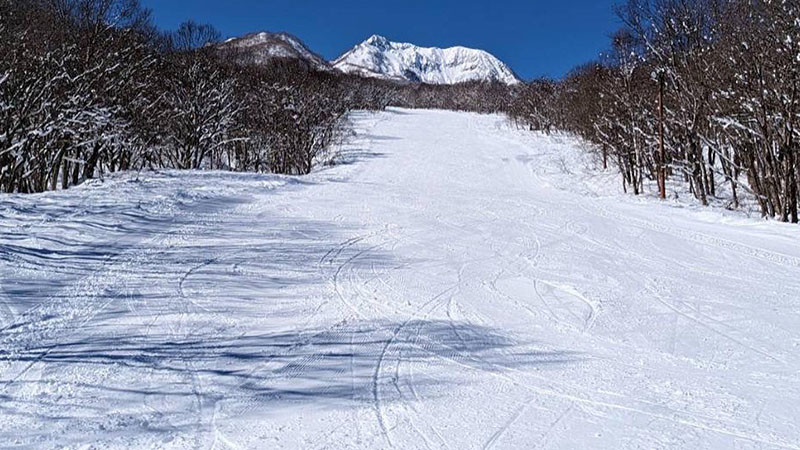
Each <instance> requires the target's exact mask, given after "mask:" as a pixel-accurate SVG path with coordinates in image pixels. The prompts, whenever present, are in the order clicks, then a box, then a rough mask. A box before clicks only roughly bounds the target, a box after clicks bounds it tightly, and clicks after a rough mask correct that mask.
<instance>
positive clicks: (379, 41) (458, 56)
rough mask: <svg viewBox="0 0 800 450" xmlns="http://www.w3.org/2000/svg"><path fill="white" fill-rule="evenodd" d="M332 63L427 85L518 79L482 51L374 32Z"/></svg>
mask: <svg viewBox="0 0 800 450" xmlns="http://www.w3.org/2000/svg"><path fill="white" fill-rule="evenodd" d="M333 66H334V67H335V68H337V69H339V70H341V71H342V72H345V73H356V74H359V75H363V76H369V77H375V78H384V79H390V80H400V81H412V82H424V83H430V84H455V83H461V82H465V81H475V80H482V81H499V82H502V83H505V84H517V83H519V82H520V81H519V78H517V76H516V75H514V72H513V71H512V70H511V69H510V68H509V67H508V66H506V65H505V64H504V63H503V62H502V61H500V60H499V59H497V58H496V57H494V56H493V55H491V54H489V53H487V52H485V51H483V50H475V49H471V48H465V47H452V48H446V49H441V48H435V47H431V48H426V47H418V46H416V45H413V44H407V43H398V42H391V41H389V40H388V39H386V38H385V37H383V36H378V35H375V36H372V37H370V38H369V39H367V40H366V41H364V42H362V43H361V44H359V45H357V46H356V47H354V48H353V49H352V50H350V51H349V52H347V53H345V54H344V55H342V56H341V57H340V58H339V59H337V60H336V61H334V62H333Z"/></svg>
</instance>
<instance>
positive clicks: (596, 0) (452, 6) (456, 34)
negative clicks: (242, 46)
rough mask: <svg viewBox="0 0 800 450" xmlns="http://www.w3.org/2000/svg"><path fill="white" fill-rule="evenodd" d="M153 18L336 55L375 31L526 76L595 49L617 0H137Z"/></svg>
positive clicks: (571, 62)
mask: <svg viewBox="0 0 800 450" xmlns="http://www.w3.org/2000/svg"><path fill="white" fill-rule="evenodd" d="M142 2H143V4H144V5H145V6H147V7H149V8H151V9H153V11H154V13H155V19H156V23H157V25H158V26H159V27H161V28H164V29H174V28H176V27H177V26H178V24H180V23H181V22H183V21H184V20H186V19H193V20H195V21H198V22H203V23H211V24H213V25H215V26H216V27H217V28H219V30H220V31H221V32H222V34H223V35H224V36H225V37H233V36H240V35H243V34H246V33H248V32H253V31H262V30H266V31H287V32H290V33H292V34H294V35H296V36H298V37H300V38H301V39H302V40H303V41H304V42H305V43H306V44H307V45H308V46H309V47H310V48H311V49H312V50H314V51H316V52H317V53H319V54H321V55H322V56H324V57H326V58H328V59H334V58H336V57H338V56H339V55H340V54H342V53H344V52H345V51H347V50H349V49H350V48H351V47H353V46H354V45H356V44H357V43H359V42H361V41H363V40H364V39H366V38H368V37H369V36H371V35H373V34H381V35H383V36H386V37H387V38H389V39H391V40H394V41H401V42H412V43H414V44H417V45H423V46H435V47H448V46H453V45H464V46H467V47H474V48H480V49H484V50H487V51H489V52H491V53H493V54H494V55H496V56H497V57H499V58H500V59H502V60H503V61H504V62H506V63H507V64H509V65H510V66H511V67H512V68H513V69H514V70H515V71H516V72H517V74H518V75H520V76H521V77H523V78H525V79H531V78H535V77H538V76H551V77H560V76H562V75H564V74H565V73H566V72H567V71H569V69H571V68H572V67H574V66H576V65H578V64H581V63H584V62H587V61H589V60H591V59H594V58H596V57H597V55H598V54H599V53H600V52H601V51H603V50H605V49H606V48H607V46H608V36H609V35H610V34H611V33H612V32H613V31H614V29H616V28H617V26H618V22H617V20H616V17H615V16H614V11H613V10H614V5H615V4H618V3H619V0H560V1H559V0H527V1H525V0H494V1H486V0H460V1H457V0H435V1H423V0H401V1H396V2H381V1H378V0H372V1H349V0H328V1H322V0H229V1H224V0H193V1H187V0H142Z"/></svg>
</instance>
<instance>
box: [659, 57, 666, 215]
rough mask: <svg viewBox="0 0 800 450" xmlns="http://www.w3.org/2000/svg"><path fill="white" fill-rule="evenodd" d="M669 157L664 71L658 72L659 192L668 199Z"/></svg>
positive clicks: (663, 197)
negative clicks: (666, 138) (666, 147)
mask: <svg viewBox="0 0 800 450" xmlns="http://www.w3.org/2000/svg"><path fill="white" fill-rule="evenodd" d="M666 162H667V157H666V154H665V152H664V71H659V72H658V190H659V194H660V196H661V199H662V200H663V199H666V198H667V167H666Z"/></svg>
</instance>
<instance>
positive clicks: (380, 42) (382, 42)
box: [364, 34, 391, 47]
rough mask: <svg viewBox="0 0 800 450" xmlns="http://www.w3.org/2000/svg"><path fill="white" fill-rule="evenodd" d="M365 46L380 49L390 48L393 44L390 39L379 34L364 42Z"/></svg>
mask: <svg viewBox="0 0 800 450" xmlns="http://www.w3.org/2000/svg"><path fill="white" fill-rule="evenodd" d="M364 44H369V45H374V46H378V47H388V46H389V44H391V42H390V41H389V39H386V38H385V37H383V36H381V35H379V34H373V35H372V36H370V37H369V39H367V40H366V41H364Z"/></svg>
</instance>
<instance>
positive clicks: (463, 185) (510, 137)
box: [0, 110, 800, 449]
mask: <svg viewBox="0 0 800 450" xmlns="http://www.w3.org/2000/svg"><path fill="white" fill-rule="evenodd" d="M354 121H355V123H356V124H357V126H358V128H359V130H360V132H359V138H358V140H357V141H356V142H355V143H354V145H353V146H352V148H349V150H348V151H347V153H346V155H347V158H348V163H347V164H342V165H339V166H336V167H332V168H327V169H324V170H322V171H320V172H318V173H316V174H314V175H312V176H310V177H307V178H301V179H294V178H283V177H273V176H257V175H236V174H227V173H216V172H212V173H190V172H186V173H176V172H166V173H161V174H153V173H144V174H141V176H139V177H138V178H136V177H135V176H134V175H128V176H123V177H117V178H113V179H111V180H107V181H106V182H105V183H99V182H96V183H92V184H90V185H86V186H83V187H79V188H77V189H74V190H70V191H67V192H60V193H51V194H45V195H35V196H26V197H20V196H0V233H2V234H0V275H2V278H1V279H0V280H2V286H1V290H0V447H12V446H21V447H36V448H40V447H54V446H59V445H67V446H75V447H79V446H83V445H94V446H96V447H136V448H151V447H158V448H289V449H292V448H297V449H301V448H302V449H322V448H331V449H342V448H398V449H412V448H437V449H438V448H450V449H468V448H497V449H500V448H503V449H507V448H519V449H531V448H563V449H575V448H607V449H626V448H692V449H697V448H719V449H733V448H736V449H756V448H788V449H797V448H800V431H798V423H800V351H798V350H800V348H798V346H799V345H800V303H798V302H800V299H798V293H799V292H800V240H799V239H798V237H800V236H799V235H800V232H799V231H798V229H797V228H796V227H791V226H782V225H779V224H774V223H763V222H757V221H755V220H750V219H740V218H736V217H735V216H723V215H721V214H720V213H717V212H708V211H704V212H699V211H696V210H693V209H691V208H683V207H679V205H677V204H674V203H670V204H665V205H661V204H658V202H657V201H638V202H637V201H634V200H632V199H630V198H629V197H624V196H621V195H619V194H617V193H616V187H615V185H613V184H607V183H606V181H605V180H606V178H604V177H599V178H597V177H595V178H593V179H592V181H591V182H586V183H582V184H580V185H577V186H575V185H572V184H570V183H568V182H567V180H568V179H570V178H571V179H577V178H583V177H584V175H582V174H581V172H582V171H584V170H585V167H584V165H583V163H582V162H581V161H582V159H581V158H580V157H579V153H578V151H577V150H576V149H575V148H574V143H572V142H571V141H570V140H569V139H566V138H563V137H542V136H534V135H531V134H528V133H524V132H521V131H516V130H513V129H511V128H510V127H509V126H508V125H506V124H505V122H504V121H503V120H502V119H501V118H500V117H496V116H480V115H472V114H459V113H451V112H430V111H405V110H392V111H388V112H385V113H382V114H379V115H368V114H360V115H355V116H354ZM565 161H566V163H565ZM567 169H568V170H570V171H573V172H576V175H575V176H573V177H567V176H566V175H565V170H567ZM587 176H588V175H587ZM608 183H611V181H609V182H608Z"/></svg>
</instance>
